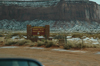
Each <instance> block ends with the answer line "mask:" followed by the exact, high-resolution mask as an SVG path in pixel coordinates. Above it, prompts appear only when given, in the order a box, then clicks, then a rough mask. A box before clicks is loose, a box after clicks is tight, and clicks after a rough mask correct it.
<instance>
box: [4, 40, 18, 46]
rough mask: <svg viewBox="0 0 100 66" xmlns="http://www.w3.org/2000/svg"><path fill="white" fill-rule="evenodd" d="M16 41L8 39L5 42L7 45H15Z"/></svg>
mask: <svg viewBox="0 0 100 66" xmlns="http://www.w3.org/2000/svg"><path fill="white" fill-rule="evenodd" d="M16 43H17V42H16V41H8V42H6V43H5V45H7V46H11V45H15V44H16Z"/></svg>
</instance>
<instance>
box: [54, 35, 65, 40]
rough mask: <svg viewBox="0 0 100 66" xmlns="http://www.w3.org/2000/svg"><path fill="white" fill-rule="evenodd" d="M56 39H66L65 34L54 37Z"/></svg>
mask: <svg viewBox="0 0 100 66" xmlns="http://www.w3.org/2000/svg"><path fill="white" fill-rule="evenodd" d="M54 39H64V36H63V35H57V36H55V37H54Z"/></svg>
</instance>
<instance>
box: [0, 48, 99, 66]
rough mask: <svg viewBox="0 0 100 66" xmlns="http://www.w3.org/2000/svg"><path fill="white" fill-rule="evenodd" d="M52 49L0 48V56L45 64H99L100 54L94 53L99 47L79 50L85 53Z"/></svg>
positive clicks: (50, 65)
mask: <svg viewBox="0 0 100 66" xmlns="http://www.w3.org/2000/svg"><path fill="white" fill-rule="evenodd" d="M52 49H54V48H45V49H30V48H27V47H19V48H0V58H6V57H11V58H13V57H18V58H31V59H36V60H38V61H40V62H41V63H42V64H43V65H45V66H100V54H96V53H97V52H99V51H100V48H95V49H93V48H90V49H84V50H81V51H86V53H81V52H66V51H53V50H52Z"/></svg>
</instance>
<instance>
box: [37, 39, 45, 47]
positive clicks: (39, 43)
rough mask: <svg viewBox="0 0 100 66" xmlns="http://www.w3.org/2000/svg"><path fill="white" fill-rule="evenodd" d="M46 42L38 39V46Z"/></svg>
mask: <svg viewBox="0 0 100 66" xmlns="http://www.w3.org/2000/svg"><path fill="white" fill-rule="evenodd" d="M44 44H45V42H43V41H39V40H38V41H37V46H38V47H39V46H42V45H44Z"/></svg>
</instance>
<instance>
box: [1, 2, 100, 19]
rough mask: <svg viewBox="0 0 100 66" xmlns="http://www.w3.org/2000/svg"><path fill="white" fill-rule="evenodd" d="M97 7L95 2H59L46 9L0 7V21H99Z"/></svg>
mask: <svg viewBox="0 0 100 66" xmlns="http://www.w3.org/2000/svg"><path fill="white" fill-rule="evenodd" d="M99 11H100V9H99V5H98V4H96V3H95V2H82V1H77V2H74V1H72V2H70V1H69V2H65V1H60V2H58V3H57V4H56V5H55V3H54V4H53V5H51V6H48V7H43V6H40V7H31V6H25V7H24V6H19V5H13V4H12V5H6V4H1V5H0V20H2V19H16V20H21V21H24V20H34V19H42V20H65V21H69V20H81V21H86V20H89V21H99V20H100V13H99Z"/></svg>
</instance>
